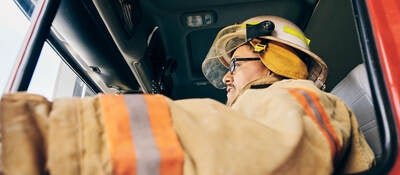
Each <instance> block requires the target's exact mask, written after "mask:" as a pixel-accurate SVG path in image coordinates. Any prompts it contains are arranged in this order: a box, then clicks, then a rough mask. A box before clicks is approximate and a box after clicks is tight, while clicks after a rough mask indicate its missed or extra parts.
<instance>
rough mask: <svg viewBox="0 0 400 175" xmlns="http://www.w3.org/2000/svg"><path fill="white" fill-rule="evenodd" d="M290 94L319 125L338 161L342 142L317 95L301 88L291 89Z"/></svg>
mask: <svg viewBox="0 0 400 175" xmlns="http://www.w3.org/2000/svg"><path fill="white" fill-rule="evenodd" d="M289 92H290V94H292V95H293V96H294V97H295V98H296V99H297V100H298V101H299V102H300V104H301V105H302V106H303V108H304V109H305V111H306V114H307V115H308V116H309V117H310V118H311V119H312V120H313V121H314V123H315V124H317V127H318V128H319V129H320V131H321V132H322V134H323V135H324V136H325V138H326V139H327V140H328V142H329V145H330V147H331V153H332V157H333V158H334V159H336V158H337V156H336V154H338V153H339V152H340V151H341V146H340V142H339V139H338V136H337V134H336V132H335V130H334V127H333V125H332V123H331V122H330V120H329V117H328V114H327V113H326V111H325V110H324V109H323V107H322V105H321V103H320V102H319V100H318V97H317V95H316V94H315V93H313V92H311V91H309V90H304V89H299V88H296V89H289Z"/></svg>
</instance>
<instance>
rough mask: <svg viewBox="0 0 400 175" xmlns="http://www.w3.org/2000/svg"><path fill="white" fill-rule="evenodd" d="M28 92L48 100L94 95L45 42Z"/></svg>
mask: <svg viewBox="0 0 400 175" xmlns="http://www.w3.org/2000/svg"><path fill="white" fill-rule="evenodd" d="M28 92H29V93H35V94H40V95H43V96H45V97H46V98H48V99H50V100H51V99H54V98H58V97H72V96H76V97H84V96H88V95H93V94H94V93H93V92H92V91H91V90H90V89H89V88H87V86H86V84H84V83H83V82H82V81H81V80H80V78H78V76H77V75H76V74H75V73H74V72H73V71H72V70H71V69H70V68H69V67H68V66H67V65H66V64H65V63H64V62H63V61H62V60H61V57H60V56H59V55H58V54H57V53H56V52H55V51H54V50H53V48H52V47H50V45H49V44H47V42H46V43H45V44H44V46H43V49H42V52H41V54H40V57H39V61H38V63H37V65H36V68H35V72H34V73H33V77H32V80H31V83H30V84H29V88H28Z"/></svg>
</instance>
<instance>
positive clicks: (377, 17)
mask: <svg viewBox="0 0 400 175" xmlns="http://www.w3.org/2000/svg"><path fill="white" fill-rule="evenodd" d="M367 7H368V11H369V15H370V19H371V23H372V28H373V32H374V37H375V42H376V46H377V50H378V54H379V59H380V63H381V68H382V70H383V74H384V76H385V83H386V87H387V90H388V94H389V96H390V100H391V105H392V109H393V115H394V117H395V119H396V123H397V126H398V127H399V126H400V3H399V0H384V1H382V0H367ZM397 130H398V131H400V128H397ZM398 133H400V132H398ZM398 140H400V137H399V138H398ZM397 149H398V150H400V144H399V145H398V148H397ZM390 173H391V174H400V151H398V152H397V158H396V162H395V164H394V167H393V168H392V170H391V172H390Z"/></svg>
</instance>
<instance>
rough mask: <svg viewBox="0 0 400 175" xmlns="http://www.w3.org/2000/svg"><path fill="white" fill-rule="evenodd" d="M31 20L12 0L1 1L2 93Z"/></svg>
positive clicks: (0, 75) (0, 81) (0, 69)
mask: <svg viewBox="0 0 400 175" xmlns="http://www.w3.org/2000/svg"><path fill="white" fill-rule="evenodd" d="M28 28H29V21H28V19H27V18H26V17H25V16H24V14H23V13H22V11H21V10H20V9H19V8H18V7H17V5H16V4H15V3H14V2H13V1H12V0H1V1H0V38H1V39H0V53H1V56H0V57H1V64H0V94H3V92H4V88H5V86H6V84H7V82H8V79H9V77H10V74H11V71H12V69H13V67H14V64H15V60H16V58H17V56H18V52H19V50H20V48H21V46H22V43H23V41H24V37H25V34H26V32H27V30H28Z"/></svg>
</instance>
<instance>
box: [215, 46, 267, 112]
mask: <svg viewBox="0 0 400 175" xmlns="http://www.w3.org/2000/svg"><path fill="white" fill-rule="evenodd" d="M235 58H236V60H237V61H232V62H231V65H230V71H228V72H227V73H226V74H225V76H224V77H223V79H222V81H223V82H224V83H225V84H226V91H227V95H226V96H227V104H228V105H230V104H231V103H232V101H233V100H234V98H235V97H236V96H237V95H238V93H239V91H240V90H241V89H242V88H243V87H244V86H246V85H247V84H248V83H250V82H251V81H254V80H257V79H259V78H261V77H264V76H265V75H267V74H268V73H269V70H268V69H267V68H266V67H265V66H264V65H263V64H262V62H261V61H260V60H259V59H255V58H258V54H256V53H254V52H253V49H252V47H251V46H248V45H243V46H240V47H239V48H238V49H236V51H235V52H234V53H233V56H232V60H233V59H235Z"/></svg>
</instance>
